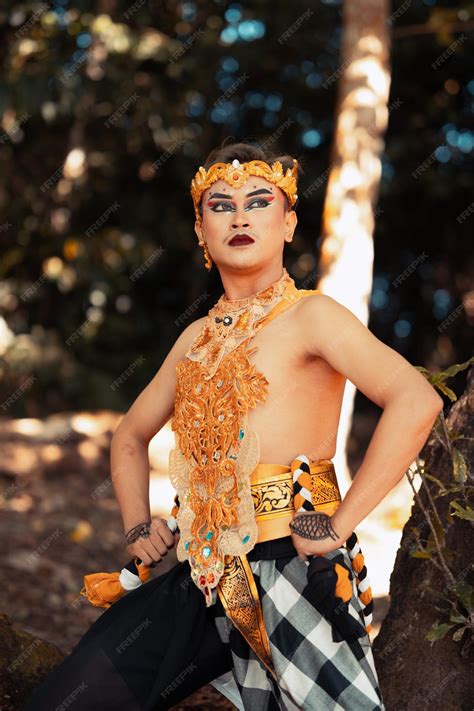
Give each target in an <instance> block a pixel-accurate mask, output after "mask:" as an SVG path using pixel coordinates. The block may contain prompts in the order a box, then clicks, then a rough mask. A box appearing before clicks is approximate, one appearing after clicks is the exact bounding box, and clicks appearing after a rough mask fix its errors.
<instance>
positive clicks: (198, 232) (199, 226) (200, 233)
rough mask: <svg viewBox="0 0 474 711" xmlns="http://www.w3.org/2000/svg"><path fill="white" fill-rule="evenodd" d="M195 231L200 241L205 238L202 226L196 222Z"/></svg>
mask: <svg viewBox="0 0 474 711" xmlns="http://www.w3.org/2000/svg"><path fill="white" fill-rule="evenodd" d="M194 231H195V233H196V235H197V236H198V239H199V241H201V240H202V238H203V232H202V225H201V224H200V223H199V222H198V221H197V220H196V221H195V223H194Z"/></svg>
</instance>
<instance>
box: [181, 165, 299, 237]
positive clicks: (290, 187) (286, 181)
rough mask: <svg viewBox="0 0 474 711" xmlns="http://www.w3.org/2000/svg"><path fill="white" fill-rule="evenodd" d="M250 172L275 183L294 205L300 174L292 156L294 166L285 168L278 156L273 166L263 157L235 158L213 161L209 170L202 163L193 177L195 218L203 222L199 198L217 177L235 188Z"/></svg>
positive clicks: (240, 184) (238, 186)
mask: <svg viewBox="0 0 474 711" xmlns="http://www.w3.org/2000/svg"><path fill="white" fill-rule="evenodd" d="M251 175H258V176H260V177H262V178H265V179H266V180H268V181H270V182H271V183H274V184H275V185H277V186H278V187H279V188H281V189H282V190H283V192H284V193H285V194H286V196H287V197H288V201H289V203H290V207H293V205H294V204H295V202H296V200H297V199H298V195H297V193H296V191H297V185H296V182H297V177H298V161H297V160H296V158H293V167H292V168H287V169H286V172H284V171H283V166H282V164H281V162H280V161H279V160H276V161H275V162H274V163H273V164H272V166H271V167H270V165H269V164H268V163H265V161H263V160H251V161H248V162H247V163H240V161H238V160H237V158H236V159H235V160H233V161H232V163H213V165H211V167H210V168H209V170H206V169H205V168H203V166H200V168H199V170H198V171H197V173H196V175H195V176H194V178H193V180H192V181H191V195H192V198H193V202H194V212H195V214H196V220H197V221H198V222H199V223H200V222H201V215H200V214H199V202H200V200H201V196H202V194H203V192H204V190H206V188H209V187H210V186H211V185H212V184H213V183H215V182H216V180H225V181H226V183H228V184H229V185H231V186H232V187H234V188H240V187H241V186H242V185H243V184H244V183H245V181H246V180H247V179H248V178H249V177H250V176H251Z"/></svg>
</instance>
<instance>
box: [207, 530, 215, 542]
mask: <svg viewBox="0 0 474 711" xmlns="http://www.w3.org/2000/svg"><path fill="white" fill-rule="evenodd" d="M213 535H214V532H213V531H208V532H207V533H206V541H210V540H211V538H212V536H213Z"/></svg>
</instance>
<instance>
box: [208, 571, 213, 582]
mask: <svg viewBox="0 0 474 711" xmlns="http://www.w3.org/2000/svg"><path fill="white" fill-rule="evenodd" d="M207 582H208V583H213V582H214V573H208V576H207Z"/></svg>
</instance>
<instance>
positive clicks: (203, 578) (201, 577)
mask: <svg viewBox="0 0 474 711" xmlns="http://www.w3.org/2000/svg"><path fill="white" fill-rule="evenodd" d="M205 584H206V576H205V575H200V576H199V585H201V586H204V585H205Z"/></svg>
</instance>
